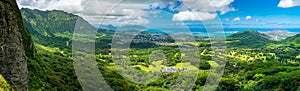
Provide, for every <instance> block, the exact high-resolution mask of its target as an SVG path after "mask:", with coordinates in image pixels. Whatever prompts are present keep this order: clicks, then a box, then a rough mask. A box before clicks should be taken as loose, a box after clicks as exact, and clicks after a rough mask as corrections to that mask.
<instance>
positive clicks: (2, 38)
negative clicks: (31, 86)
mask: <svg viewBox="0 0 300 91" xmlns="http://www.w3.org/2000/svg"><path fill="white" fill-rule="evenodd" d="M33 56H34V50H33V43H32V41H31V37H30V34H29V33H28V31H27V29H26V27H25V26H24V24H23V22H22V17H21V13H20V11H19V8H18V6H17V4H16V1H15V0H1V1H0V74H1V75H3V77H4V78H5V79H6V81H7V82H8V83H9V84H10V85H11V87H12V88H13V89H14V90H15V91H26V90H27V89H28V75H27V74H28V72H27V59H28V58H32V57H33Z"/></svg>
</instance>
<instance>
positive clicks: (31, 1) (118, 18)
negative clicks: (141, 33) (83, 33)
mask: <svg viewBox="0 0 300 91" xmlns="http://www.w3.org/2000/svg"><path fill="white" fill-rule="evenodd" d="M119 1H120V0H17V3H18V5H19V7H20V8H31V9H39V10H63V11H66V12H69V13H73V14H76V15H80V16H81V17H83V18H84V19H85V20H87V21H88V22H89V23H91V24H93V25H97V24H98V23H99V22H100V20H102V19H103V21H101V22H102V23H101V24H108V23H110V24H114V25H117V24H137V25H141V24H145V23H149V22H148V20H147V19H145V18H143V17H142V16H144V15H147V14H146V13H147V12H144V11H142V10H141V9H144V8H148V5H147V4H145V3H143V2H140V1H139V0H130V1H127V2H126V1H125V2H123V3H122V4H120V5H118V7H115V8H114V9H113V10H111V9H112V8H113V7H114V5H116V4H118V3H119ZM135 1H136V2H135ZM137 8H138V9H139V10H136V9H137ZM106 14H110V15H106Z"/></svg>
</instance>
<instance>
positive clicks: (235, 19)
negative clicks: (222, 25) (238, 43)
mask: <svg viewBox="0 0 300 91" xmlns="http://www.w3.org/2000/svg"><path fill="white" fill-rule="evenodd" d="M240 20H241V18H240V17H236V18H234V19H233V20H232V21H240Z"/></svg>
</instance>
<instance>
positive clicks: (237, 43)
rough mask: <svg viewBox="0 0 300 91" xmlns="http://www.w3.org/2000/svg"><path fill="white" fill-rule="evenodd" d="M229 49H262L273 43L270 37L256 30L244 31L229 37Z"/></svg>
mask: <svg viewBox="0 0 300 91" xmlns="http://www.w3.org/2000/svg"><path fill="white" fill-rule="evenodd" d="M227 41H228V44H227V46H228V47H241V48H260V47H263V46H265V45H267V44H268V43H270V42H272V40H270V37H269V36H267V35H265V34H262V33H259V32H257V31H254V30H249V31H242V32H238V33H235V34H232V35H230V36H228V37H227Z"/></svg>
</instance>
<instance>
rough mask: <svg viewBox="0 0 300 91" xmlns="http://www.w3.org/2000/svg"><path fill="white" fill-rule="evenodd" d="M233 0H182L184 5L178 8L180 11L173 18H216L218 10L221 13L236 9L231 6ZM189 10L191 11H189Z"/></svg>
mask: <svg viewBox="0 0 300 91" xmlns="http://www.w3.org/2000/svg"><path fill="white" fill-rule="evenodd" d="M233 1H234V0H182V2H183V4H184V5H181V6H180V7H179V8H178V9H177V10H179V11H180V12H179V13H178V14H175V15H174V16H173V20H175V21H180V20H184V21H188V20H191V21H195V20H200V21H204V20H211V19H215V17H216V15H217V14H216V13H215V12H216V11H219V12H221V14H225V13H227V12H229V11H235V9H234V8H233V7H229V5H230V4H231V3H232V2H233ZM187 10H189V11H190V12H187ZM213 12H214V13H213ZM193 14H194V15H193ZM198 17H199V18H198Z"/></svg>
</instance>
